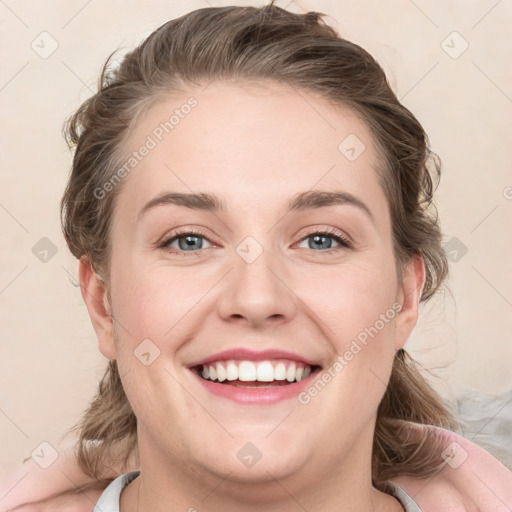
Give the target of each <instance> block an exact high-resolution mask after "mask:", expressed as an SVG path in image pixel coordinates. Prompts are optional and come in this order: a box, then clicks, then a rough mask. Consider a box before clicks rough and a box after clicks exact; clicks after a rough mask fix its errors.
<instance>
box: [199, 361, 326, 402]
mask: <svg viewBox="0 0 512 512" xmlns="http://www.w3.org/2000/svg"><path fill="white" fill-rule="evenodd" d="M189 369H190V370H191V372H192V373H193V374H194V375H195V376H196V377H197V378H198V379H199V381H200V382H201V384H202V385H203V386H204V387H205V388H206V389H207V390H208V391H209V392H210V393H213V394H215V395H217V396H220V397H223V398H228V399H231V400H234V401H235V402H239V403H244V404H248V403H257V404H271V403H275V402H278V401H281V400H284V399H286V398H292V397H294V396H297V395H298V393H300V392H301V391H302V390H303V389H305V387H306V386H307V385H308V384H309V383H310V382H311V381H312V380H313V379H314V378H315V377H316V375H317V374H318V373H319V372H320V371H321V370H322V367H321V366H319V365H309V364H305V363H302V362H298V361H290V360H272V361H248V360H228V361H217V362H214V363H208V364H198V365H195V366H193V367H191V368H189Z"/></svg>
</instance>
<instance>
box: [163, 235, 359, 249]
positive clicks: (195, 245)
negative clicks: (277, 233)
mask: <svg viewBox="0 0 512 512" xmlns="http://www.w3.org/2000/svg"><path fill="white" fill-rule="evenodd" d="M308 239H312V243H308V247H307V248H308V249H318V248H319V249H322V250H321V251H314V252H324V253H331V252H333V251H337V250H339V249H342V248H345V249H350V248H351V247H352V245H351V244H350V242H349V241H348V240H347V239H346V238H345V237H344V236H342V235H341V234H340V233H338V232H337V231H330V230H324V231H320V230H317V231H314V232H313V233H310V234H309V235H307V236H305V237H303V238H302V239H301V240H300V242H303V241H305V240H308ZM329 239H331V240H335V242H336V243H337V244H339V245H338V246H336V247H334V248H333V247H332V242H329ZM202 240H208V238H207V237H206V236H205V234H204V233H202V232H201V231H196V230H189V231H182V232H178V233H174V234H173V235H172V236H171V237H170V238H167V239H166V240H165V241H163V242H162V243H161V244H160V245H159V248H162V249H169V248H171V249H172V250H171V251H170V252H171V253H174V254H180V253H182V254H184V253H187V252H188V253H197V252H198V251H200V250H201V249H204V248H205V247H203V242H202ZM175 242H177V243H178V247H172V244H174V243H175ZM208 243H210V242H209V241H208ZM340 246H341V247H340Z"/></svg>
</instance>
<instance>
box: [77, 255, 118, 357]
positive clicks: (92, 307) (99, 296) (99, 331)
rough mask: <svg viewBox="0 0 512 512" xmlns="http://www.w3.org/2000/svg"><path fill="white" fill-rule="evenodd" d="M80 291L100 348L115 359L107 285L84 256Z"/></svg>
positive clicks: (81, 264) (80, 268)
mask: <svg viewBox="0 0 512 512" xmlns="http://www.w3.org/2000/svg"><path fill="white" fill-rule="evenodd" d="M78 276H79V279H80V290H81V292H82V297H83V299H84V302H85V305H86V306H87V310H88V311H89V316H90V317H91V322H92V325H93V327H94V330H95V331H96V336H97V337H98V348H99V349H100V352H101V353H102V354H103V355H104V356H105V357H107V358H108V359H115V358H116V357H117V356H116V350H115V342H114V325H113V321H112V317H111V316H110V315H111V314H112V309H111V306H110V304H109V302H108V298H107V292H106V290H105V283H104V282H103V280H102V279H101V278H100V277H99V276H98V274H96V272H95V271H94V270H93V268H92V266H91V263H90V261H89V258H88V257H87V256H82V257H81V258H80V261H79V263H78Z"/></svg>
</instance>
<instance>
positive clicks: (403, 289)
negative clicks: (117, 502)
mask: <svg viewBox="0 0 512 512" xmlns="http://www.w3.org/2000/svg"><path fill="white" fill-rule="evenodd" d="M187 92H189V94H188V95H185V94H183V95H176V96H175V97H173V98H167V99H165V100H163V101H160V102H159V103H158V104H155V105H154V106H153V107H152V108H151V109H150V110H149V111H148V112H147V114H146V115H145V116H144V117H143V118H142V119H140V120H139V122H138V123H137V126H136V127H135V130H134V132H133V134H132V135H133V136H132V145H133V148H131V150H134V149H135V148H137V147H140V145H141V144H142V143H143V142H144V140H145V139H146V137H147V136H148V134H150V133H151V132H152V130H153V129H154V127H155V126H157V125H158V123H159V122H161V121H163V120H165V118H166V117H168V116H169V113H170V112H172V111H173V110H174V109H175V108H177V107H179V106H180V105H182V104H184V103H185V102H186V100H187V97H188V96H189V95H191V94H192V95H194V97H196V98H197V100H198V105H197V106H196V108H195V109H194V110H193V111H192V112H191V113H190V114H189V116H188V117H186V118H185V119H184V120H182V121H181V124H180V125H179V126H178V127H177V128H175V129H174V130H173V131H172V132H171V133H169V134H168V135H167V136H166V138H165V139H163V140H162V142H161V143H160V144H159V145H158V146H157V147H156V148H154V149H152V150H151V152H150V153H149V155H148V156H146V157H145V158H144V159H143V160H142V161H141V162H140V163H139V164H138V165H137V167H136V168H135V169H134V170H133V171H132V172H131V174H130V175H129V176H128V177H127V178H126V179H125V182H124V183H123V185H122V190H121V191H120V194H119V197H118V201H117V205H116V210H115V212H114V218H113V227H112V247H113V252H112V261H111V287H112V290H111V292H112V304H109V303H108V300H107V296H106V293H105V290H104V287H103V283H102V282H101V281H100V280H99V279H98V278H97V276H96V275H94V274H93V273H92V272H91V271H90V269H88V267H87V265H86V264H85V262H84V261H82V265H81V269H80V279H81V283H82V284H83V286H84V293H83V296H84V300H85V301H86V304H87V307H88V310H89V314H90V316H91V319H92V322H93V325H94V328H95V330H96V333H97V335H98V340H99V348H100V350H101V352H102V353H103V354H104V355H105V356H106V357H108V358H110V359H114V358H116V359H117V361H118V364H119V367H120V373H121V377H122V380H123V385H124V387H125V390H126V393H127V396H128V398H129V400H130V403H131V404H132V407H133V409H134V412H135V414H136V416H137V418H138V425H139V431H138V436H139V437H138V442H139V449H140V467H141V471H142V475H141V477H140V478H138V479H136V480H134V482H133V483H132V484H130V485H129V486H128V488H127V489H126V491H125V492H123V494H122V497H121V509H122V511H123V512H125V511H131V510H136V503H137V502H138V503H139V506H140V509H141V510H142V509H144V510H155V511H158V510H164V509H165V510H170V509H171V510H172V509H175V510H178V509H182V508H183V507H192V506H197V507H199V506H201V510H212V511H213V510H221V509H222V510H224V511H226V512H230V511H235V510H240V509H242V508H243V510H245V511H252V510H262V509H263V508H264V509H265V510H267V511H277V510H279V511H281V512H282V511H285V512H286V511H292V510H297V506H298V505H297V502H299V503H301V504H302V505H303V506H304V507H306V508H307V509H308V510H311V511H314V510H323V511H326V510H327V511H328V510H333V511H334V510H340V507H341V506H343V507H344V509H345V510H354V511H356V510H361V511H362V510H365V511H367V510H371V509H372V507H375V508H376V509H378V510H400V509H401V507H400V505H399V504H398V502H397V501H396V500H394V499H393V498H391V497H389V496H388V495H385V494H383V493H380V492H378V491H376V490H375V489H373V488H372V486H371V476H370V456H371V447H372V438H373V429H374V422H375V416H376V410H377V406H378V403H379V401H380V399H381V397H382V395H383V393H384V390H385V383H386V381H387V379H388V377H389V374H390V370H391V365H392V361H393V357H394V354H395V352H396V350H398V349H399V348H400V347H402V345H403V344H404V343H405V341H406V340H407V337H408V336H409V334H410V332H411V331H412V329H413V327H414V325H415V322H416V319H417V308H418V300H419V294H420V291H421V286H422V283H423V279H424V273H423V265H422V262H421V259H414V260H411V262H410V264H409V265H408V266H407V268H406V269H405V272H404V279H403V281H402V283H400V282H399V280H398V279H397V275H396V270H395V261H394V256H393V251H392V243H391V228H390V217H389V210H388V205H387V201H386V198H385V195H384V192H383V190H382V189H381V187H380V186H379V184H378V176H377V171H376V169H377V166H378V161H377V153H376V150H375V148H374V147H373V144H372V138H371V135H370V133H369V131H368V129H367V128H366V126H365V125H364V124H363V123H362V122H361V121H360V120H359V119H358V118H357V116H355V115H354V114H353V113H352V112H351V111H350V110H349V109H347V108H342V107H338V108H336V109H334V108H333V106H332V105H329V104H327V103H325V102H324V101H322V100H320V99H315V98H313V97H311V96H310V95H306V94H305V93H303V92H301V93H300V94H299V93H298V92H296V91H295V90H293V89H290V88H285V87H282V86H277V85H273V86H270V87H268V88H261V87H258V88H250V87H249V86H248V85H240V84H239V85H233V84H232V85H226V84H219V83H215V84H213V85H210V86H209V87H208V88H207V89H205V90H204V91H201V89H196V90H190V91H187ZM349 134H357V136H358V137H359V139H361V140H362V141H363V142H364V144H365V145H366V150H365V151H364V152H363V153H362V154H361V155H360V156H359V158H357V159H356V160H355V161H353V162H351V161H349V160H348V159H347V158H346V157H345V156H344V155H343V154H341V153H340V151H339V150H338V145H339V144H340V142H341V141H342V140H344V139H345V138H346V137H347V136H348V135H349ZM311 189H315V190H328V191H329V190H330V191H334V190H343V191H346V192H350V193H352V194H354V195H355V196H357V197H359V198H360V199H361V200H362V201H364V202H365V203H366V204H367V205H368V207H369V208H370V209H371V211H372V214H373V217H374V222H372V220H371V219H370V218H369V216H367V215H366V214H365V213H364V212H362V211H360V210H359V209H358V208H355V207H354V206H349V205H341V206H340V205H336V206H330V207H324V208H320V209H315V210H309V211H305V212H291V213H288V214H286V208H285V207H286V203H287V201H288V200H289V199H290V198H291V197H292V196H293V195H295V194H297V193H299V192H304V191H308V190H311ZM164 191H173V192H184V193H189V192H191V191H194V192H209V193H215V194H217V195H219V196H222V198H223V199H224V201H225V202H226V204H227V205H228V208H227V210H226V212H218V213H217V214H215V215H214V214H212V213H211V212H205V211H194V210H189V209H187V208H184V207H180V206H176V205H166V206H160V207H158V208H155V209H153V210H151V211H149V212H147V213H146V214H145V215H144V216H143V217H142V220H139V221H137V220H138V219H137V216H138V213H139V211H140V210H141V208H142V207H143V206H144V204H145V203H146V202H148V201H149V200H151V199H153V198H154V197H155V196H157V195H159V194H161V193H162V192H164ZM178 227H184V228H200V229H202V230H203V231H205V233H206V238H207V240H205V239H200V240H202V241H203V247H204V248H203V249H201V250H196V251H195V252H196V254H185V255H183V254H173V253H171V252H170V251H171V250H173V248H174V250H179V246H178V242H177V241H174V243H172V246H173V247H172V248H169V247H164V248H159V247H158V245H159V243H160V242H162V241H163V240H165V239H166V238H167V237H169V236H170V235H172V234H174V230H176V228H178ZM315 228H319V229H329V228H331V229H335V230H337V232H338V233H339V234H341V235H343V234H345V236H347V237H349V239H350V240H351V241H352V243H353V248H352V249H347V248H344V247H342V246H340V245H338V244H337V243H336V242H335V241H332V245H333V246H334V247H335V249H334V250H333V251H332V252H331V254H329V255H328V254H326V253H325V249H323V248H320V249H316V247H315V246H314V245H312V247H313V248H310V247H309V246H308V241H311V239H310V238H309V239H306V240H304V241H301V240H303V239H304V238H305V237H306V236H307V235H310V234H311V233H312V232H314V229H315ZM249 235H250V236H252V237H253V238H254V239H255V240H257V242H258V243H259V244H260V245H261V246H262V248H263V252H262V253H261V255H260V256H259V258H257V259H256V260H255V261H254V262H252V263H250V264H248V263H247V262H246V261H245V260H244V259H242V258H241V257H240V256H239V254H238V253H237V252H236V248H237V246H238V245H239V244H240V242H241V241H242V240H243V239H244V238H245V237H247V236H249ZM196 243H197V241H196ZM200 243H201V242H200V241H199V244H200ZM311 243H313V241H311ZM194 247H196V246H194ZM336 247H340V248H339V249H336ZM183 252H184V251H182V253H183ZM85 290H87V291H85ZM396 301H397V302H398V303H399V304H402V311H401V312H400V314H399V315H398V316H396V318H395V319H394V320H393V321H390V322H389V323H387V324H386V325H385V327H384V328H383V329H382V330H381V331H380V332H379V333H378V335H377V336H375V337H374V338H373V340H372V341H371V343H369V344H368V345H367V346H366V347H365V349H364V350H362V351H361V352H360V353H359V354H358V355H357V357H355V358H354V359H353V360H352V361H351V362H350V364H349V365H347V366H346V367H345V368H344V369H343V371H342V372H340V373H339V374H338V375H337V377H336V378H335V379H333V381H332V382H331V383H330V385H329V386H327V387H326V388H325V389H324V390H323V391H322V393H321V394H320V395H319V396H318V397H316V398H315V399H314V400H312V401H311V402H310V403H309V404H308V405H300V404H298V403H297V401H296V400H293V399H292V400H289V401H285V402H281V403H279V404H274V405H269V406H259V407H255V406H253V405H240V404H235V403H233V402H231V401H228V400H224V399H220V398H218V397H214V396H212V395H210V394H209V393H208V392H207V391H205V390H204V389H203V387H202V386H201V385H200V384H199V383H198V382H197V380H196V379H195V377H194V376H193V375H192V374H191V372H190V371H189V370H188V369H187V365H188V364H190V363H191V362H193V361H194V360H197V359H199V358H202V357H205V356H208V355H210V354H213V353H216V352H218V351H221V350H225V349H228V348H233V347H237V346H244V347H249V348H253V349H258V350H263V349H267V348H280V349H284V350H290V351H296V352H298V353H300V354H302V355H304V356H305V357H308V358H311V359H313V360H316V361H318V362H319V363H320V364H321V365H322V366H323V367H324V368H327V367H329V366H330V365H331V364H332V363H333V362H334V360H335V358H336V356H337V354H343V353H344V352H345V351H346V350H347V349H348V348H349V346H350V343H351V342H352V340H353V339H354V338H355V337H356V336H357V335H358V334H359V333H360V332H361V331H362V330H364V328H365V327H369V326H372V325H374V324H375V322H376V320H377V319H379V315H381V314H383V313H385V312H386V311H387V310H389V309H390V308H391V307H392V304H393V303H395V302H396ZM110 314H112V315H113V317H114V318H115V321H114V322H112V320H111V316H110ZM146 338H149V339H150V340H151V341H152V342H153V343H154V344H155V345H156V346H158V348H159V350H160V355H159V357H157V358H156V359H155V360H154V362H153V363H152V364H151V365H149V366H146V365H144V364H142V363H141V362H140V361H139V359H137V358H136V357H134V350H135V349H136V348H137V346H138V345H139V344H140V343H141V341H142V340H144V339H146ZM354 411H357V414H354ZM340 434H341V435H340ZM248 442H251V443H253V444H254V445H255V446H257V447H258V449H259V450H260V452H261V453H262V458H261V460H260V461H259V462H258V463H257V464H256V465H255V466H253V467H251V468H247V467H245V466H244V465H243V464H241V463H240V460H239V459H238V457H237V452H238V451H239V450H240V449H241V448H242V447H243V446H244V445H245V444H246V443H248ZM170 461H172V462H170ZM169 483H172V485H169ZM207 495H208V496H207ZM201 500H203V501H202V502H201ZM169 507H171V508H169Z"/></svg>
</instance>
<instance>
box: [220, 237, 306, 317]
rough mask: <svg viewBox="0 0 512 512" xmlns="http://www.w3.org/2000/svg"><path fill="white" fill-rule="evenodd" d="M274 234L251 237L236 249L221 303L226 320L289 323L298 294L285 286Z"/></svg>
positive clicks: (221, 311) (245, 239)
mask: <svg viewBox="0 0 512 512" xmlns="http://www.w3.org/2000/svg"><path fill="white" fill-rule="evenodd" d="M271 234H272V232H270V233H267V235H268V236H267V235H266V236H265V237H259V240H257V239H256V238H255V237H253V236H247V237H245V238H244V239H243V240H242V241H241V242H240V243H239V244H238V246H236V248H235V254H234V255H233V270H232V272H230V278H229V280H228V283H229V284H228V285H227V286H228V288H227V289H225V290H224V292H223V294H222V297H221V299H220V300H219V303H218V304H219V314H220V315H221V316H222V317H223V318H225V319H228V318H229V317H237V318H239V317H244V318H245V319H246V320H247V321H248V322H249V323H250V324H252V325H260V324H263V323H264V322H265V321H272V320H271V319H274V320H273V321H275V319H276V318H281V320H282V321H286V320H289V319H290V318H291V316H292V315H293V313H294V308H295V303H296V300H295V295H294V294H293V293H292V291H291V290H290V289H289V287H288V286H287V285H286V284H285V283H286V277H285V275H284V270H282V269H283V266H282V265H281V264H280V261H281V260H280V257H279V255H278V254H277V252H276V251H275V250H274V247H273V246H274V244H273V243H272V236H271ZM263 238H264V240H263ZM260 240H261V241H260Z"/></svg>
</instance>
